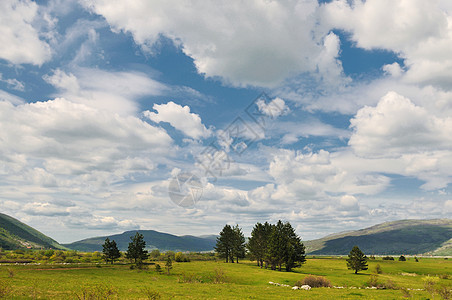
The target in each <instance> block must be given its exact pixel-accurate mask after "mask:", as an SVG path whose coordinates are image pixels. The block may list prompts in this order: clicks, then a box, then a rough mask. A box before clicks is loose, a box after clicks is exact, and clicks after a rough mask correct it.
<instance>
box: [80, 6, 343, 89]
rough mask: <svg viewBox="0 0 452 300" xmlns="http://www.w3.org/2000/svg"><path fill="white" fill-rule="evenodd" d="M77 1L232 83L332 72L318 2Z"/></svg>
mask: <svg viewBox="0 0 452 300" xmlns="http://www.w3.org/2000/svg"><path fill="white" fill-rule="evenodd" d="M82 3H83V4H84V5H85V6H86V7H87V8H89V9H90V10H91V11H93V12H95V13H97V14H100V15H102V16H104V17H105V19H106V20H107V21H108V22H109V24H110V25H111V27H112V29H113V30H114V31H124V32H130V33H131V34H132V36H133V38H134V40H135V41H136V43H138V44H139V45H142V46H143V47H144V48H147V49H148V50H151V51H152V49H154V48H155V45H156V42H157V41H158V39H159V38H160V35H164V36H166V37H168V38H170V39H172V40H173V42H174V43H175V44H177V45H179V46H180V47H181V49H182V51H183V52H184V53H185V54H186V55H188V56H190V57H192V58H193V60H194V64H195V66H196V68H197V69H198V72H199V73H201V74H205V76H207V77H220V78H223V80H224V81H225V82H227V83H231V84H233V85H237V86H243V85H258V86H275V85H277V84H278V83H280V82H281V81H282V80H284V79H285V78H287V77H290V76H293V75H296V74H300V73H303V72H316V71H320V72H324V71H325V72H326V73H325V74H329V75H327V76H330V75H332V74H333V73H334V72H336V71H333V72H332V71H331V70H332V69H335V68H336V67H337V61H336V59H335V57H337V55H338V53H337V47H336V46H335V43H336V42H335V41H333V40H334V34H330V35H329V37H327V38H326V40H325V43H324V41H323V39H324V37H325V36H327V35H328V33H329V32H328V29H327V28H324V27H320V26H318V18H317V9H318V6H319V5H318V2H317V1H316V0H306V1H289V2H278V1H263V0H260V1H247V2H242V1H221V2H218V1H196V0H193V1H187V2H184V4H182V5H181V4H180V3H179V2H177V3H176V2H174V1H163V2H161V1H160V2H159V1H157V2H156V1H144V0H143V1H135V2H134V5H132V6H131V5H129V4H128V3H127V2H121V1H116V2H111V1H105V0H84V1H82Z"/></svg>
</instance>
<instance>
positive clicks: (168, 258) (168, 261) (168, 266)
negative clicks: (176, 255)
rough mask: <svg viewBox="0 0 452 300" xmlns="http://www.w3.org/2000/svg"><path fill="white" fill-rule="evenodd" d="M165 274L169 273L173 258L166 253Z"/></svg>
mask: <svg viewBox="0 0 452 300" xmlns="http://www.w3.org/2000/svg"><path fill="white" fill-rule="evenodd" d="M165 267H166V274H168V275H169V274H170V270H171V269H172V268H173V260H172V259H171V255H168V256H167V258H166V262H165Z"/></svg>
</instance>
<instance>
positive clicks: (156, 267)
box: [155, 264, 163, 274]
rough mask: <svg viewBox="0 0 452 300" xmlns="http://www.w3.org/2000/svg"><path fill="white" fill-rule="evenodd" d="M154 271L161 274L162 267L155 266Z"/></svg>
mask: <svg viewBox="0 0 452 300" xmlns="http://www.w3.org/2000/svg"><path fill="white" fill-rule="evenodd" d="M155 271H156V272H157V274H162V272H163V270H162V267H161V266H160V265H159V264H155Z"/></svg>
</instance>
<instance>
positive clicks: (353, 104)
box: [0, 0, 452, 243]
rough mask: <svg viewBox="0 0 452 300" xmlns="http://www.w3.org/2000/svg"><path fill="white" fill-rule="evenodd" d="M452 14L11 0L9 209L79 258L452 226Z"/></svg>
mask: <svg viewBox="0 0 452 300" xmlns="http://www.w3.org/2000/svg"><path fill="white" fill-rule="evenodd" d="M450 49H452V3H451V1H449V0H432V1H424V0H367V1H361V0H349V1H346V0H333V1H319V2H318V1H317V0H286V1H271V0H252V1H235V0H234V1H205V0H203V1H201V0H198V1H195V0H190V1H172V0H165V1H146V0H135V1H125V0H123V1H121V0H116V1H111V0H79V1H76V0H49V1H36V2H33V1H30V0H20V1H19V0H3V1H1V2H0V208H1V212H2V213H5V214H8V215H10V216H13V217H15V218H17V219H19V220H21V221H22V222H25V223H26V224H28V225H30V226H32V227H34V228H36V229H38V230H40V231H41V232H43V233H45V234H47V235H49V236H50V237H52V238H54V239H55V240H57V241H58V242H61V243H68V242H73V241H76V240H80V239H83V238H89V237H93V236H103V235H109V234H114V233H120V232H123V231H126V230H137V229H143V230H144V229H153V230H158V231H162V232H167V233H172V234H176V235H186V234H190V235H204V234H218V232H220V231H221V229H222V228H223V226H224V225H225V224H239V226H240V227H242V229H243V231H244V233H245V234H246V235H249V234H250V232H251V229H252V227H253V226H254V224H255V223H257V222H265V221H269V222H272V223H275V222H277V221H278V220H280V219H281V220H284V221H288V222H290V223H291V224H292V225H293V226H294V228H296V230H297V233H298V234H299V235H300V236H301V238H302V239H303V240H309V239H314V238H320V237H323V236H325V235H327V234H331V233H335V232H340V231H345V230H354V229H361V228H364V227H368V226H371V225H374V224H378V223H382V222H386V221H393V220H400V219H430V218H450V217H451V215H452V196H451V192H452V184H451V183H452V51H450Z"/></svg>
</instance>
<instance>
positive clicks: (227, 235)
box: [214, 225, 234, 262]
mask: <svg viewBox="0 0 452 300" xmlns="http://www.w3.org/2000/svg"><path fill="white" fill-rule="evenodd" d="M233 244H234V230H233V229H232V227H231V226H230V225H225V226H224V227H223V230H222V231H221V232H220V236H219V237H217V244H216V246H215V247H214V248H215V252H217V253H218V255H219V256H220V257H221V258H225V259H226V262H229V260H230V259H231V257H232V259H231V260H232V261H231V262H234V257H233V256H232V255H233V254H232V248H233Z"/></svg>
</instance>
